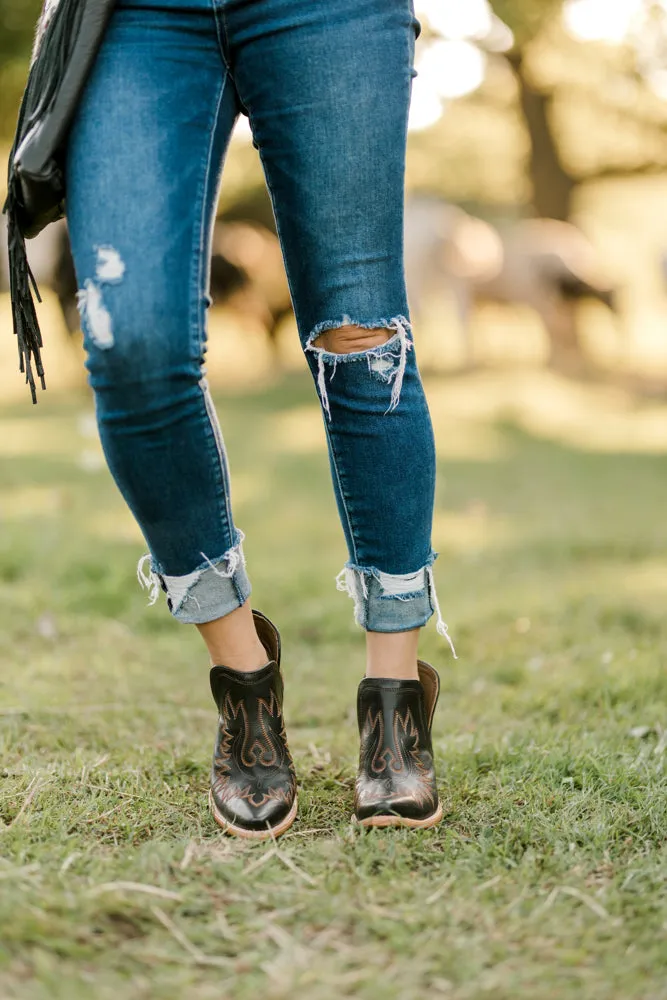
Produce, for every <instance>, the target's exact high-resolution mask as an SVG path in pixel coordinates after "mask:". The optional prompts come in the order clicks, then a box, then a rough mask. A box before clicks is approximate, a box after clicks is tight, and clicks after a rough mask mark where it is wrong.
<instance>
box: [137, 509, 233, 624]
mask: <svg viewBox="0 0 667 1000" xmlns="http://www.w3.org/2000/svg"><path fill="white" fill-rule="evenodd" d="M236 538H237V542H236V545H234V546H233V547H232V548H231V549H228V550H227V552H225V554H224V555H223V556H221V557H220V559H216V560H215V561H213V560H211V559H209V557H208V556H207V555H206V553H205V552H201V553H200V555H201V556H202V558H203V560H204V562H203V563H202V564H201V565H200V566H198V567H197V569H195V570H193V571H192V573H185V574H183V575H182V576H167V575H166V574H164V573H159V572H157V570H155V569H154V568H153V565H152V560H151V556H150V554H149V553H146V555H143V556H142V557H141V559H140V560H139V562H138V564H137V579H138V581H139V584H140V585H141V587H142V589H143V590H147V591H148V604H149V606H150V605H153V604H155V603H156V601H157V599H158V597H159V595H160V590H164V592H165V593H166V595H167V605H168V607H169V610H170V611H171V613H172V614H176V612H178V611H179V610H180V609H181V608H182V607H183V605H184V604H185V603H186V601H188V600H192V601H194V603H195V604H197V605H199V602H198V601H197V598H196V597H195V596H194V595H193V594H192V593H191V591H192V589H193V587H195V586H196V584H197V583H198V582H199V580H200V579H201V577H202V576H203V574H204V573H207V572H209V571H213V573H215V575H216V576H219V577H221V578H222V579H225V580H231V579H232V578H233V576H234V574H235V573H236V572H237V571H238V570H239V569H240V568H241V567H242V566H245V556H244V554H243V540H244V538H245V535H244V534H243V532H242V531H240V530H238V529H237V531H236ZM147 562H148V563H149V569H148V570H146V563H147ZM222 567H224V568H222Z"/></svg>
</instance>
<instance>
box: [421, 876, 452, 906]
mask: <svg viewBox="0 0 667 1000" xmlns="http://www.w3.org/2000/svg"><path fill="white" fill-rule="evenodd" d="M454 881H455V879H454V876H453V875H450V876H449V877H448V878H446V879H445V881H444V882H443V883H442V885H440V886H439V887H438V888H437V889H436V890H435V892H432V893H431V895H430V896H427V897H426V899H425V900H424V902H425V903H426V905H427V906H430V905H431V904H432V903H437V901H438V900H439V899H440V898H441V897H442V896H444V895H445V893H446V892H447V890H448V889H449V887H450V885H451V884H452V882H454Z"/></svg>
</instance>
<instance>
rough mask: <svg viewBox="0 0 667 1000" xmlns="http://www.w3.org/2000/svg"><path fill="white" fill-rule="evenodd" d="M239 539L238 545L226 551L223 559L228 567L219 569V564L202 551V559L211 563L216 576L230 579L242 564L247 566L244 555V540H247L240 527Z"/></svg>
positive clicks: (210, 567) (210, 566)
mask: <svg viewBox="0 0 667 1000" xmlns="http://www.w3.org/2000/svg"><path fill="white" fill-rule="evenodd" d="M238 534H239V540H238V542H237V543H236V545H235V546H234V547H233V548H231V549H230V550H229V551H228V552H226V553H225V555H224V557H223V559H222V561H223V562H226V563H227V569H226V570H222V569H219V568H218V566H219V565H220V564H219V563H218V565H217V566H216V565H214V563H212V562H211V560H210V559H209V557H208V556H207V555H206V553H205V552H200V553H199V554H200V555H201V557H202V559H205V560H206V562H207V563H208V565H209V569H212V570H213V572H214V573H215V575H216V576H221V577H222V578H223V579H224V580H229V579H230V578H231V577H232V576H234V573H236V571H237V569H238V568H239V567H240V566H245V556H244V555H243V542H244V540H245V535H244V534H243V532H242V531H241V530H240V529H238Z"/></svg>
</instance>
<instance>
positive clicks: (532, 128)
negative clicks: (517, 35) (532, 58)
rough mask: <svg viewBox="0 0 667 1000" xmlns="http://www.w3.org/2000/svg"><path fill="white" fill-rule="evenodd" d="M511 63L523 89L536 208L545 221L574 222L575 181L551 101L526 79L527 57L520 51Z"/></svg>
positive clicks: (521, 96) (521, 99) (510, 56)
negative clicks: (563, 155) (558, 138)
mask: <svg viewBox="0 0 667 1000" xmlns="http://www.w3.org/2000/svg"><path fill="white" fill-rule="evenodd" d="M507 60H508V62H509V64H510V66H511V67H512V70H513V71H514V75H515V77H516V80H517V83H518V85H519V103H520V107H521V112H522V114H523V118H524V122H525V124H526V128H527V129H528V135H529V137H530V162H529V172H530V179H531V182H532V185H533V206H534V208H535V211H536V213H537V215H539V216H541V217H543V218H545V219H559V220H560V221H562V222H567V221H568V219H569V218H570V213H571V203H572V191H573V189H574V187H575V180H574V178H573V177H572V176H571V174H569V173H568V171H567V170H566V169H565V167H564V166H563V164H562V162H561V159H560V156H559V155H558V147H557V145H556V140H555V138H554V134H553V132H552V129H551V123H550V121H549V106H550V103H551V99H550V98H549V97H548V96H546V95H545V94H542V93H540V91H538V90H535V88H534V87H533V86H532V85H531V84H530V82H529V81H528V80H527V79H526V75H525V72H524V67H523V56H522V53H521V52H520V51H518V50H515V51H513V52H510V53H508V55H507Z"/></svg>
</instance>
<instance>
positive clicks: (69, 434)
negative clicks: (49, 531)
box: [0, 0, 667, 610]
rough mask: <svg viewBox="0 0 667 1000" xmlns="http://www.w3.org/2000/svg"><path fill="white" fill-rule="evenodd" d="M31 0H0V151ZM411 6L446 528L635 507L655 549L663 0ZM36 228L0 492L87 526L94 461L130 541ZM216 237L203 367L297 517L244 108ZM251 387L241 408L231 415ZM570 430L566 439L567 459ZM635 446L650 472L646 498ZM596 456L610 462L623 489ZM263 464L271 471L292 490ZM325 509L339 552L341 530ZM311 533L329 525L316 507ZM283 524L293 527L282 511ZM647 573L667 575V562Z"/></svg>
mask: <svg viewBox="0 0 667 1000" xmlns="http://www.w3.org/2000/svg"><path fill="white" fill-rule="evenodd" d="M38 6H39V4H38V2H36V0H29V2H28V0H0V29H1V30H0V129H1V132H0V135H1V140H0V141H1V142H2V144H3V145H4V148H5V151H6V150H8V149H9V144H10V142H11V137H12V131H13V127H14V122H15V118H16V111H17V106H18V102H19V99H20V94H21V90H22V87H23V84H24V80H25V76H26V70H27V63H28V59H29V53H30V47H31V42H32V36H33V30H34V22H35V19H36V16H37V12H38ZM416 10H417V13H418V16H419V17H420V19H421V22H422V27H423V30H422V34H421V37H420V39H419V41H418V45H417V55H416V63H417V69H418V76H417V78H416V80H415V83H414V96H413V104H412V110H411V119H410V133H409V154H408V170H407V185H408V196H407V208H406V269H407V275H408V285H409V294H410V300H411V308H412V314H413V321H414V325H415V332H416V341H417V348H418V354H419V357H420V361H421V365H422V369H423V372H424V376H425V385H426V390H427V394H428V398H429V402H430V406H431V409H432V413H433V417H434V424H435V432H436V443H437V448H438V455H439V459H440V461H441V477H440V482H441V486H440V490H441V494H440V497H439V500H438V509H437V511H436V525H435V543H436V545H437V547H438V548H439V549H440V550H441V551H444V552H446V551H448V550H451V552H452V553H454V554H456V557H457V558H460V557H461V556H462V554H466V555H469V556H470V558H471V559H472V560H473V562H474V560H476V559H479V558H480V556H481V554H484V555H485V557H486V558H488V557H490V555H491V553H492V552H494V551H496V550H497V551H498V552H500V551H502V552H503V553H504V554H505V555H506V556H508V557H510V556H511V552H512V545H514V544H515V543H516V542H517V541H518V540H519V539H525V538H526V537H527V533H528V534H531V532H532V537H538V536H539V537H542V536H544V537H550V538H551V537H552V532H553V531H554V530H555V524H556V522H557V521H559V519H560V522H561V523H559V527H558V529H557V532H556V533H557V535H558V537H559V538H561V540H562V544H568V545H569V544H570V543H571V541H572V538H577V537H578V538H580V539H581V538H587V539H590V538H592V537H593V536H594V535H595V533H596V531H597V532H598V533H599V534H600V536H601V537H602V536H604V537H605V539H607V541H605V542H604V544H605V545H606V544H612V543H611V541H610V540H611V539H619V538H620V537H623V538H626V539H627V538H628V537H629V536H633V535H635V534H637V533H638V532H641V531H642V530H643V531H644V534H645V535H646V537H645V538H644V540H643V541H642V543H641V545H642V551H644V550H645V551H646V553H648V554H652V553H654V552H655V551H656V549H658V548H659V547H660V545H659V541H658V538H657V535H656V534H655V532H654V531H653V529H652V528H651V527H650V526H651V524H653V525H655V524H656V519H657V518H658V510H660V509H661V503H662V500H661V490H663V481H664V479H663V475H662V455H663V454H664V452H665V450H667V226H666V224H665V220H666V219H667V0H660V2H654V0H613V2H611V0H495V2H494V3H489V2H487V0H466V2H465V3H461V2H460V0H416ZM29 249H30V253H31V259H32V263H33V267H34V270H35V273H36V275H37V277H38V280H39V283H40V287H41V289H42V293H43V297H44V304H43V305H42V306H41V307H40V317H41V323H42V329H43V332H44V337H45V343H46V347H45V351H44V356H45V363H46V370H47V377H48V385H49V391H48V393H46V395H43V394H42V395H41V396H40V406H39V407H38V408H37V409H36V410H33V408H32V405H31V403H30V399H29V394H28V392H27V390H26V387H25V385H24V384H23V382H22V379H21V377H20V375H19V374H18V372H17V364H16V345H15V341H14V338H13V336H12V332H11V320H10V308H9V296H8V294H7V291H6V260H5V258H4V255H5V248H4V241H3V240H0V400H1V401H2V404H3V405H4V407H5V410H4V411H3V412H2V413H0V453H2V454H3V456H4V462H3V466H4V477H5V479H6V483H5V487H4V490H5V491H4V493H3V494H2V496H3V497H4V499H2V503H1V506H0V510H1V511H2V514H3V517H4V518H9V519H12V518H13V519H14V523H16V524H17V527H18V521H19V519H23V520H24V521H25V520H28V519H31V518H34V517H38V516H40V517H41V516H42V515H44V514H47V515H48V516H49V517H50V518H52V519H53V520H52V525H56V524H57V523H59V522H58V519H59V518H61V517H63V518H65V519H66V520H67V523H68V524H69V525H70V528H71V527H73V526H74V524H75V523H76V524H77V526H78V527H80V526H81V524H82V521H81V519H80V518H79V517H78V515H77V517H75V516H74V514H73V511H75V510H78V509H79V506H78V505H80V504H86V503H87V502H88V501H87V500H86V498H85V495H82V496H81V497H80V498H79V499H76V498H77V497H78V496H79V494H77V492H76V491H77V490H80V489H84V494H85V489H86V488H87V487H84V486H82V482H83V481H86V482H90V483H91V487H90V488H91V489H92V488H93V485H92V481H93V480H94V481H95V482H97V478H96V477H99V482H100V486H99V489H100V490H101V491H102V492H101V493H100V495H99V496H97V494H96V496H97V499H96V501H95V502H96V503H97V504H98V506H99V504H100V503H102V501H101V499H100V497H102V496H103V497H104V502H103V506H105V509H107V508H108V511H109V513H107V514H104V515H103V514H101V513H100V511H99V510H98V511H97V513H96V514H95V515H94V516H93V515H92V514H90V515H88V514H87V515H86V517H87V521H86V523H88V522H90V524H89V529H90V532H91V533H92V537H94V538H96V539H98V540H99V539H106V541H107V542H109V543H112V542H113V541H114V540H121V539H122V540H124V541H125V542H126V543H127V544H128V545H130V546H131V547H132V552H133V553H134V551H135V549H136V547H137V545H139V544H141V539H140V536H139V534H138V531H137V529H136V527H135V526H134V524H133V522H132V521H131V518H130V516H129V514H128V513H127V512H126V511H125V509H124V507H123V506H122V503H121V502H120V500H119V499H118V498H117V497H116V494H115V492H114V490H113V486H112V484H111V482H110V480H109V478H108V475H107V473H106V470H105V468H104V463H103V459H102V455H101V451H100V448H99V444H98V441H97V435H96V430H95V423H94V418H93V413H92V399H91V397H90V393H89V390H88V389H87V387H86V382H85V376H84V372H83V354H82V349H81V344H80V333H79V329H78V314H77V311H76V307H75V292H76V282H75V277H74V272H73V268H72V262H71V258H70V256H69V249H68V243H67V232H66V227H65V224H64V223H63V224H62V225H55V226H51V227H49V228H48V230H46V231H45V233H44V234H43V235H42V236H40V237H39V238H38V239H37V240H34V241H31V242H30V245H29ZM213 250H214V255H213V263H212V293H213V299H214V307H213V309H212V312H211V317H210V339H209V354H208V358H207V366H208V370H209V376H210V379H211V382H212V384H213V386H214V388H215V389H217V391H218V394H219V402H220V405H221V406H222V409H223V410H225V408H226V409H227V411H228V414H229V415H228V416H227V417H225V414H224V413H223V427H225V433H226V435H227V437H228V440H229V443H230V448H232V451H233V448H234V440H235V437H234V435H235V434H236V435H237V437H238V440H239V442H240V443H239V445H238V450H237V452H236V454H234V453H233V454H232V461H233V463H234V465H235V469H236V470H237V476H236V478H237V482H238V486H237V489H236V494H235V500H236V503H237V505H241V507H243V504H244V503H245V502H246V500H247V501H248V503H250V502H251V501H252V498H253V496H254V495H255V493H256V492H257V490H258V489H259V487H258V485H257V483H258V473H257V470H256V469H251V468H249V467H248V468H246V466H247V464H248V462H249V459H250V455H251V452H252V448H251V445H250V439H251V437H252V435H253V434H256V435H259V436H260V437H261V438H262V447H263V448H264V447H266V448H270V449H272V450H273V454H274V455H276V456H282V458H281V459H280V461H281V462H282V463H283V467H284V462H285V461H286V459H285V458H284V456H285V455H286V454H290V455H292V456H293V461H294V463H295V466H294V469H293V470H292V474H290V476H289V477H288V479H289V483H290V486H291V487H293V488H298V489H300V490H301V492H302V493H303V496H302V497H301V499H300V500H298V501H297V499H296V498H295V495H294V492H293V490H292V493H291V494H290V495H289V496H286V497H285V501H284V505H283V506H282V507H280V508H277V507H275V508H274V518H275V519H278V520H280V519H282V520H281V525H282V526H283V527H285V526H286V525H288V524H292V525H293V527H294V530H295V531H296V530H297V527H298V528H299V529H300V530H302V529H303V520H302V515H303V511H305V510H308V507H309V505H308V491H309V490H312V489H314V486H313V483H314V481H315V478H316V477H317V476H320V474H321V475H322V491H323V492H322V499H321V501H320V502H322V503H326V504H331V500H330V493H329V489H330V487H329V484H328V480H327V470H326V460H325V454H326V451H325V442H324V434H323V431H322V427H321V421H320V416H319V407H318V405H317V399H316V397H315V395H314V392H313V389H312V386H311V385H310V381H309V376H308V373H307V371H306V366H305V363H304V361H303V358H302V355H301V350H300V347H299V344H298V339H297V336H296V331H295V329H294V321H293V316H292V312H291V309H290V303H289V296H288V290H287V283H286V280H285V275H284V272H283V268H282V263H281V257H280V249H279V246H278V241H277V238H276V233H275V227H274V223H273V219H272V214H271V209H270V205H269V202H268V199H267V195H266V192H265V187H264V182H263V177H262V172H261V167H260V163H259V158H258V155H257V152H256V150H255V149H254V148H253V146H252V143H251V141H250V135H249V130H248V126H247V122H246V121H245V119H242V120H241V121H240V123H239V125H238V128H237V130H236V133H235V136H234V139H233V141H232V144H231V149H230V153H229V157H228V161H227V164H226V167H225V173H224V178H223V185H222V192H221V199H220V204H219V214H218V219H217V223H216V226H215V233H214V247H213ZM220 394H222V395H220ZM233 400H236V402H234V401H233ZM225 401H226V402H225ZM237 410H238V412H239V413H241V414H242V420H243V427H241V428H239V429H238V431H234V430H233V429H232V428H230V429H229V430H228V429H227V427H226V426H225V419H228V420H232V421H233V420H234V419H235V418H236V412H237ZM517 434H518V435H519V436H517ZM536 442H537V443H539V445H540V446H539V447H538V446H537V444H536ZM555 446H557V447H558V448H563V449H565V450H564V451H563V452H562V454H561V453H560V452H559V453H558V454H561V457H562V460H563V463H564V464H563V465H562V467H560V466H559V462H558V461H557V460H556V457H555V456H556V452H554V450H553V449H554V447H555ZM47 452H48V454H49V455H54V454H55V455H60V456H61V458H62V460H63V461H65V460H66V463H71V462H74V463H75V465H76V467H77V469H78V471H77V472H75V470H74V469H73V468H71V467H70V465H67V466H66V467H64V466H63V467H62V468H61V467H54V468H53V470H52V475H51V477H50V478H49V477H48V476H47V477H46V479H45V478H44V477H45V473H44V472H43V471H41V470H43V469H44V468H45V466H44V463H43V461H42V458H43V456H44V455H45V454H46V453H47ZM638 453H640V454H643V455H644V457H645V458H646V460H647V463H646V465H645V466H642V467H641V468H645V471H646V474H647V475H648V476H649V477H650V491H649V492H650V493H651V497H652V499H651V500H650V502H649V498H648V497H647V499H646V504H647V507H646V509H645V510H643V509H642V507H641V497H640V496H639V494H641V491H642V486H641V475H640V473H639V471H638V469H639V466H638V465H637V463H636V461H635V457H636V456H637V454H638ZM594 457H596V458H600V459H602V457H604V468H605V469H607V470H608V472H609V475H611V476H612V477H613V481H614V483H615V484H616V486H615V490H616V492H615V494H614V497H613V501H614V502H613V504H612V500H611V498H610V497H609V496H608V495H606V494H605V495H604V496H602V495H601V492H603V491H604V490H605V489H606V487H604V485H603V483H604V482H605V476H604V475H601V474H600V472H599V471H598V473H596V476H597V478H596V476H594V475H593V473H592V471H591V470H592V469H594V468H595V463H594V461H593V458H594ZM649 457H650V461H649ZM584 458H585V461H584ZM40 463H41V464H40ZM457 463H458V464H457ZM38 469H39V470H40V471H38ZM316 470H318V471H316ZM280 475H281V476H282V472H281V473H280ZM87 477H88V478H87ZM244 477H246V478H245V480H244ZM267 477H268V478H267ZM536 478H540V479H541V481H542V483H543V485H542V487H541V489H542V493H541V494H540V495H539V496H538V495H537V494H536V492H535V490H536V485H535V480H536ZM80 479H81V482H80V481H79V480H80ZM265 480H266V481H265V482H264V484H263V486H262V487H261V490H266V491H269V492H273V490H274V488H275V489H278V488H279V484H278V481H276V482H273V481H272V480H271V476H270V475H269V474H268V473H267V474H266V476H265ZM318 481H319V480H318ZM244 482H246V487H247V488H246V487H244V485H243V484H244ZM40 483H41V484H42V485H39V486H38V485H37V484H40ZM68 484H69V485H68ZM70 485H71V487H72V490H71V491H70V488H69V487H70ZM0 487H2V483H0ZM94 489H95V490H97V489H98V487H97V486H95V487H94ZM647 490H648V486H647ZM512 492H513V499H509V494H510V493H512ZM63 497H65V498H66V499H65V500H63ZM325 497H326V500H325V499H324V498H325ZM0 499H1V498H0ZM302 502H303V510H302V511H301V513H298V512H299V511H300V510H301V508H300V506H299V505H300V504H301V503H302ZM327 509H330V513H331V518H332V519H333V524H334V528H333V534H331V537H330V541H331V544H332V545H334V546H335V554H334V555H332V560H331V561H332V568H334V570H337V569H338V568H339V560H340V561H342V560H343V558H344V552H343V548H342V543H341V541H340V536H339V533H338V526H337V524H336V523H335V514H334V513H333V505H332V504H331V507H330V508H327ZM603 509H604V510H605V511H606V514H605V518H601V517H600V511H601V510H603ZM566 510H567V511H569V513H570V515H571V516H570V520H569V521H568V520H567V518H565V517H564V512H565V511H566ZM257 515H258V519H261V517H260V515H261V512H260V511H258V512H257ZM68 519H69V520H68ZM531 525H532V526H531ZM54 530H55V529H54ZM67 530H68V529H67V528H63V531H61V532H59V538H60V540H62V537H63V532H65V533H67ZM656 530H657V529H656ZM312 531H313V535H312V539H311V541H312V544H315V545H320V544H321V543H322V539H323V535H322V531H323V527H322V521H321V520H320V522H319V524H318V523H315V522H314V523H313V526H312ZM327 532H328V528H327ZM20 534H21V533H20V532H18V533H17V535H16V537H18V536H19V535H20ZM26 537H27V536H24V537H23V542H22V544H27V541H26ZM327 538H329V534H327ZM284 539H285V545H288V544H289V545H291V544H292V542H293V540H294V539H293V538H292V536H290V534H289V531H287V533H286V534H285V535H284ZM334 539H335V541H334ZM512 539H513V541H511V540H512ZM35 544H36V543H35ZM558 544H561V543H560V542H559V543H558ZM627 555H628V558H634V557H633V556H632V553H628V554H627ZM17 558H18V556H17ZM23 558H24V555H22V556H21V559H23ZM538 561H540V560H539V559H538ZM547 561H548V560H547ZM334 564H335V565H334ZM574 566H579V563H578V562H577V558H574V557H573V564H572V567H571V568H573V567H574ZM651 573H652V575H651V580H652V581H653V583H652V584H651V586H653V585H654V584H655V585H656V586H658V583H657V582H656V581H657V580H658V578H659V577H660V578H661V574H655V573H653V571H651ZM124 585H125V584H124ZM659 590H660V591H662V584H659ZM460 596H461V592H460V590H459V592H458V594H457V597H460ZM327 600H328V598H327ZM471 610H472V608H471Z"/></svg>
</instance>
